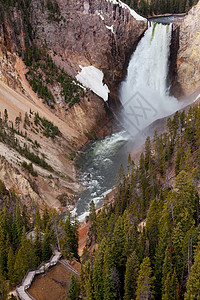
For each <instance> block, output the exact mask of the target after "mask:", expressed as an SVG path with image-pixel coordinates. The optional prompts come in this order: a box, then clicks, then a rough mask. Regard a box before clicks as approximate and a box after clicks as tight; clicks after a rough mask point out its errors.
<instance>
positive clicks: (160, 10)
mask: <svg viewBox="0 0 200 300" xmlns="http://www.w3.org/2000/svg"><path fill="white" fill-rule="evenodd" d="M124 2H125V3H127V4H128V5H129V6H130V7H132V8H133V9H134V10H135V11H136V12H137V13H139V14H141V15H143V16H144V17H148V16H152V15H154V14H157V15H159V14H165V13H171V14H174V13H183V12H188V10H189V9H190V8H191V7H192V6H193V5H194V4H196V3H197V1H196V0H191V1H187V0H168V1H165V0H157V1H153V0H151V1H150V2H148V1H146V0H141V1H139V2H138V1H136V0H125V1H124Z"/></svg>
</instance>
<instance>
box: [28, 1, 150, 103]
mask: <svg viewBox="0 0 200 300" xmlns="http://www.w3.org/2000/svg"><path fill="white" fill-rule="evenodd" d="M57 3H58V5H59V7H60V11H61V18H62V20H61V21H60V22H49V14H48V11H47V10H46V11H43V12H42V6H41V1H38V0H33V2H32V5H33V11H32V24H33V27H34V28H35V30H37V39H38V41H40V43H43V42H44V41H45V43H46V45H47V48H48V49H51V50H52V58H53V59H54V61H55V62H56V63H57V64H58V65H60V66H61V67H64V69H65V70H66V71H67V72H68V73H70V74H71V75H73V76H75V75H77V73H78V71H80V68H79V65H82V66H89V65H94V66H95V67H97V68H99V69H100V70H102V71H103V73H104V81H105V83H106V84H107V85H108V87H109V90H110V91H111V95H110V96H111V98H112V96H113V95H115V96H116V95H117V91H118V90H117V87H118V85H119V83H120V82H121V80H122V78H123V76H124V74H125V72H126V66H127V64H128V61H129V58H130V55H131V54H132V53H133V50H134V49H135V47H136V45H137V43H138V41H139V39H140V38H141V36H142V34H143V33H144V31H145V30H146V28H147V21H146V20H145V19H144V20H136V19H135V18H134V17H133V16H132V15H131V12H130V10H129V9H128V8H123V7H121V6H120V5H117V4H116V1H112V0H92V1H89V0H73V1H67V0H57Z"/></svg>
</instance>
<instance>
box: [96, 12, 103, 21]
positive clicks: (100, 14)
mask: <svg viewBox="0 0 200 300" xmlns="http://www.w3.org/2000/svg"><path fill="white" fill-rule="evenodd" d="M97 15H98V16H99V17H100V18H101V20H102V21H104V17H103V16H102V15H101V14H100V13H98V14H97Z"/></svg>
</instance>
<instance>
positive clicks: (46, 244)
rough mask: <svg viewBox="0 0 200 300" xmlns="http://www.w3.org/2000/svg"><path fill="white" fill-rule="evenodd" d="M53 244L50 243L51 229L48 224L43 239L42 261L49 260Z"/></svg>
mask: <svg viewBox="0 0 200 300" xmlns="http://www.w3.org/2000/svg"><path fill="white" fill-rule="evenodd" d="M51 253H52V251H51V245H50V229H49V225H48V224H47V226H46V229H45V233H44V237H43V241H42V261H46V260H49V259H50V257H51Z"/></svg>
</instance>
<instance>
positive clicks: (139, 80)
mask: <svg viewBox="0 0 200 300" xmlns="http://www.w3.org/2000/svg"><path fill="white" fill-rule="evenodd" d="M171 31H172V24H169V25H163V24H158V23H152V24H151V26H150V27H149V28H148V29H147V31H146V32H145V35H144V37H143V38H142V39H141V41H140V43H139V44H138V46H137V48H136V50H135V52H134V53H133V55H132V57H131V59H130V62H129V65H128V70H127V77H126V79H125V81H124V82H122V85H121V89H120V101H121V103H122V106H123V110H122V118H123V122H124V125H125V128H126V129H127V130H128V131H129V133H130V134H131V135H132V136H134V135H136V134H137V133H138V132H139V131H140V130H142V129H144V128H145V127H146V126H148V125H149V124H151V123H152V122H153V121H154V120H156V119H159V118H162V117H165V116H168V115H170V114H172V113H174V112H175V111H176V110H178V109H180V108H181V104H180V103H179V102H178V101H177V99H175V98H174V97H170V96H169V84H168V70H169V55H170V44H171Z"/></svg>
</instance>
